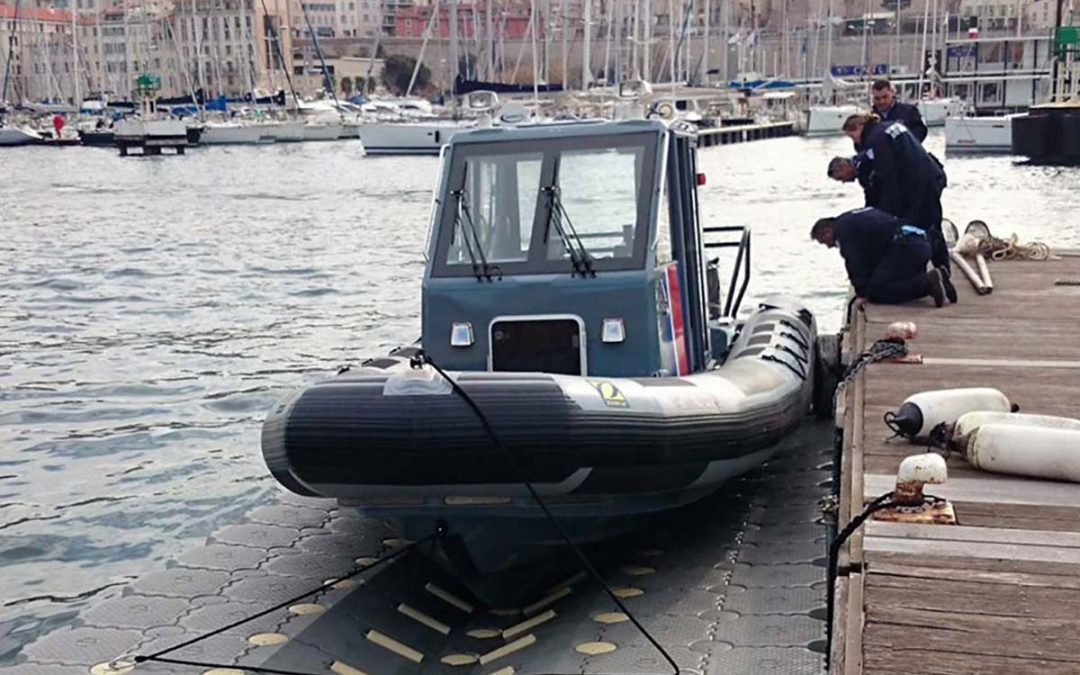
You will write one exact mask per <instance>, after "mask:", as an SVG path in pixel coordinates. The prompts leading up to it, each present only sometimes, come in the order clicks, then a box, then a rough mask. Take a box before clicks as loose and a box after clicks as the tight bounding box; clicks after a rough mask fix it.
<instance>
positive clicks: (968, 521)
mask: <svg viewBox="0 0 1080 675" xmlns="http://www.w3.org/2000/svg"><path fill="white" fill-rule="evenodd" d="M954 503H955V502H954ZM955 504H956V507H957V508H958V509H959V515H958V518H959V520H960V522H961V523H964V524H965V525H972V526H976V527H1007V528H1013V529H1026V530H1055V531H1062V532H1080V518H1078V517H1077V509H1071V508H1063V507H1053V506H1021V505H1017V504H988V503H963V502H961V503H955Z"/></svg>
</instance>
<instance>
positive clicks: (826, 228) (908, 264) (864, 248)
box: [810, 208, 949, 307]
mask: <svg viewBox="0 0 1080 675" xmlns="http://www.w3.org/2000/svg"><path fill="white" fill-rule="evenodd" d="M810 237H811V238H812V239H813V240H814V241H816V242H818V243H819V244H824V245H825V246H828V247H829V248H832V247H839V248H840V255H842V256H843V257H844V265H845V266H846V267H847V273H848V279H850V281H851V285H852V286H854V287H855V294H856V295H857V296H858V297H859V298H860V299H861V300H862V302H865V301H870V302H874V303H879V304H900V303H904V302H909V301H911V300H917V299H919V298H924V297H927V296H929V297H930V298H932V299H933V300H934V305H936V306H937V307H941V306H942V305H944V304H945V284H948V283H949V280H948V279H947V278H946V277H944V276H942V274H941V272H940V271H938V270H937V269H931V270H930V271H929V272H928V271H926V266H927V265H926V264H927V262H929V260H930V243H929V241H928V240H927V235H926V232H925V231H924V230H922V229H921V228H918V227H915V226H913V225H905V224H904V223H903V222H901V221H900V220H899V219H898V218H896V217H894V216H891V215H889V214H888V213H885V212H884V211H881V210H879V209H874V208H865V209H856V210H854V211H848V212H847V213H842V214H840V215H839V216H836V217H835V218H822V219H821V220H819V221H817V222H816V223H814V227H813V229H812V230H811V231H810Z"/></svg>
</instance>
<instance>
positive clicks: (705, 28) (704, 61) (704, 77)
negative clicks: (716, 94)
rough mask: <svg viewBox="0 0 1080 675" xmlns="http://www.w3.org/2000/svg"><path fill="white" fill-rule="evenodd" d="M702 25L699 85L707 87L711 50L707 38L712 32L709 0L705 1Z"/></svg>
mask: <svg viewBox="0 0 1080 675" xmlns="http://www.w3.org/2000/svg"><path fill="white" fill-rule="evenodd" d="M702 19H703V25H702V32H703V33H704V34H705V46H704V48H703V49H702V50H701V76H700V80H701V83H702V84H704V85H705V86H706V87H707V86H709V50H710V49H711V48H712V45H711V44H710V41H709V38H710V33H711V32H712V4H711V3H710V1H709V0H705V12H704V16H703V17H702Z"/></svg>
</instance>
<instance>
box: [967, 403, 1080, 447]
mask: <svg viewBox="0 0 1080 675" xmlns="http://www.w3.org/2000/svg"><path fill="white" fill-rule="evenodd" d="M987 424H1011V425H1013V426H1021V427H1038V428H1045V429H1075V430H1077V431H1080V420H1078V419H1073V418H1071V417H1055V416H1053V415H1029V414H1026V413H1008V412H991V411H988V410H976V411H975V412H969V413H965V414H963V415H961V416H960V419H958V420H956V425H955V426H954V427H953V430H952V434H951V438H952V442H953V444H954V447H956V449H963V447H964V446H965V445H966V444H967V437H968V436H969V435H970V434H971V433H972V432H973V431H975V430H976V429H978V428H979V427H981V426H984V425H987Z"/></svg>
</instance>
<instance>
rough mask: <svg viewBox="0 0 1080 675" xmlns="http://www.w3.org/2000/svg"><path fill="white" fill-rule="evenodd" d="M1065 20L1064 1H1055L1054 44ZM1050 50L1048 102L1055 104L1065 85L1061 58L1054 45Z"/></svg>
mask: <svg viewBox="0 0 1080 675" xmlns="http://www.w3.org/2000/svg"><path fill="white" fill-rule="evenodd" d="M1064 20H1065V0H1057V11H1056V12H1055V14H1054V41H1055V43H1056V41H1057V38H1058V34H1059V33H1060V32H1061V26H1062V22H1063V21H1064ZM1051 49H1053V50H1054V68H1053V70H1054V72H1053V75H1052V76H1051V80H1050V100H1051V101H1053V102H1057V100H1058V96H1060V95H1062V94H1063V93H1064V90H1065V86H1064V85H1065V83H1064V82H1062V78H1063V75H1064V73H1063V72H1062V69H1061V57H1060V55H1058V54H1057V49H1056V48H1055V45H1051Z"/></svg>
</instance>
